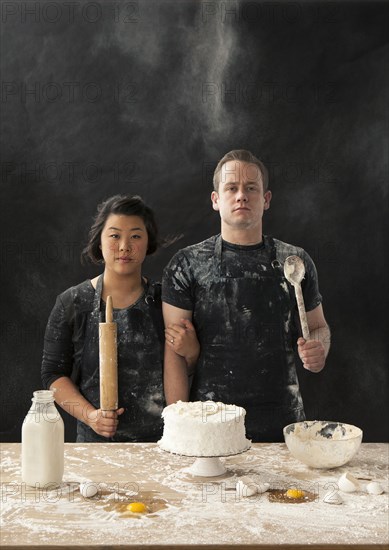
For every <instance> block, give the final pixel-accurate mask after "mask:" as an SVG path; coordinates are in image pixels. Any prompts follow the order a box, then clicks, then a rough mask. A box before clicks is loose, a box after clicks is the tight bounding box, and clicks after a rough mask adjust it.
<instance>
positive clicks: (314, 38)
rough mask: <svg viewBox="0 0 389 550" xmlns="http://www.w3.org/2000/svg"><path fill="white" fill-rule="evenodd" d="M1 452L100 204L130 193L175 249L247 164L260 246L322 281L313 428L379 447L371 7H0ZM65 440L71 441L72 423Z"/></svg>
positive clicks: (191, 237)
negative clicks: (259, 216) (227, 167)
mask: <svg viewBox="0 0 389 550" xmlns="http://www.w3.org/2000/svg"><path fill="white" fill-rule="evenodd" d="M1 8H2V23H1V26H2V29H1V31H2V44H1V46H2V48H1V51H2V53H1V66H2V77H1V80H2V97H1V109H2V113H1V117H2V163H1V167H2V171H1V196H2V202H1V204H2V207H1V220H2V223H1V225H2V238H1V273H2V282H1V290H2V307H1V346H2V362H1V399H2V402H1V437H2V440H4V441H19V440H20V429H21V424H22V420H23V417H24V415H25V414H26V412H27V410H28V408H29V405H30V399H31V396H32V392H33V391H34V390H36V389H39V388H40V387H41V381H40V361H41V354H42V340H43V333H44V329H45V324H46V321H47V318H48V315H49V313H50V310H51V308H52V306H53V304H54V301H55V297H56V295H57V294H59V293H60V292H62V291H63V290H64V289H66V288H68V287H69V286H71V285H73V284H77V283H79V282H81V281H82V280H84V279H85V278H87V277H92V276H95V275H96V274H97V273H98V270H96V268H95V267H91V266H84V267H83V266H81V265H80V261H79V254H80V251H81V249H82V247H83V244H84V243H85V239H86V235H87V231H88V229H89V226H90V223H91V217H92V216H93V214H94V212H95V208H96V205H97V203H98V202H99V201H101V200H102V199H104V198H106V197H108V196H110V195H112V194H115V193H118V192H125V193H138V194H140V195H142V196H143V197H144V199H145V200H146V201H147V202H149V204H150V205H151V206H152V207H153V208H154V209H155V210H156V212H157V217H158V220H159V226H160V229H161V233H162V235H163V236H164V237H167V238H168V239H170V241H171V244H170V245H169V246H167V247H165V248H162V249H160V250H159V251H158V252H157V253H156V254H155V255H154V256H153V257H151V258H149V259H148V260H147V262H146V265H145V269H144V272H145V274H148V275H149V276H152V277H154V278H156V279H160V278H161V273H162V269H163V267H164V265H166V263H167V261H168V260H169V259H170V258H171V256H172V255H173V253H174V252H175V251H176V250H178V249H179V248H182V247H183V246H186V245H188V244H191V243H194V242H197V241H200V240H203V239H204V238H207V237H208V236H210V235H212V234H214V233H216V232H218V231H219V226H220V221H219V218H218V214H217V213H215V212H213V210H212V209H211V205H210V199H209V195H210V191H211V180H212V172H213V169H214V167H215V165H216V163H217V161H218V160H219V158H220V157H221V156H222V155H224V153H226V152H227V151H228V150H230V149H234V148H247V149H250V150H251V151H253V152H254V154H256V155H257V156H259V157H260V158H261V159H262V160H263V161H264V162H265V164H267V166H268V167H269V170H270V188H271V189H272V191H273V201H272V205H271V209H270V210H269V211H268V212H267V213H266V214H265V219H264V231H265V233H267V234H271V235H273V236H275V237H277V238H279V239H282V240H284V241H287V242H291V243H293V244H296V245H299V246H302V247H304V248H305V249H306V250H307V251H308V252H309V253H310V254H311V256H312V258H313V259H314V261H315V263H316V266H317V268H318V272H319V282H320V290H321V292H322V294H323V298H324V303H323V306H324V310H325V314H326V318H327V320H328V322H329V324H330V326H331V329H332V349H331V353H330V356H329V358H328V361H327V367H326V369H325V370H324V371H323V372H322V373H320V374H318V375H314V374H311V373H308V372H305V371H303V369H302V368H301V369H300V371H299V374H300V380H301V387H302V393H303V398H304V401H305V405H306V413H307V417H308V418H311V419H313V418H317V419H323V420H324V419H331V420H340V421H344V422H350V423H352V424H355V425H358V426H360V427H361V428H362V429H363V430H364V440H365V441H386V440H387V434H388V414H387V413H388V405H387V402H388V392H387V389H388V375H387V372H388V369H387V366H388V365H387V359H388V346H387V339H388V336H387V335H388V322H387V306H386V304H387V273H388V262H387V252H386V249H387V240H388V238H387V222H386V207H387V160H388V153H387V151H388V148H387V141H386V139H387V122H388V113H387V106H386V100H387V90H388V81H387V70H388V63H387V60H388V57H387V55H388V49H387V45H388V44H387V36H388V25H387V21H388V4H387V3H384V2H359V3H354V2H309V3H308V2H254V1H251V2H230V1H229V2H215V1H213V2H212V1H211V2H200V1H175V2H165V1H160V2H148V1H140V2H115V3H111V2H86V1H85V2H84V1H75V2H73V4H72V7H69V4H68V5H66V2H15V1H14V2H5V1H3V2H1ZM66 426H67V439H68V440H72V438H73V436H74V427H73V423H72V422H70V421H69V418H67V422H66Z"/></svg>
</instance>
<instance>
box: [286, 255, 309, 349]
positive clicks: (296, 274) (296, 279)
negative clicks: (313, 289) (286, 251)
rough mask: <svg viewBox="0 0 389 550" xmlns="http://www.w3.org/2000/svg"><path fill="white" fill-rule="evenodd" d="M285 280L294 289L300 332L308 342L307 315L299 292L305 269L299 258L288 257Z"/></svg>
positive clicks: (301, 294) (301, 293)
mask: <svg viewBox="0 0 389 550" xmlns="http://www.w3.org/2000/svg"><path fill="white" fill-rule="evenodd" d="M284 275H285V278H286V279H287V280H288V281H289V282H290V284H291V285H293V287H294V292H295V295H296V300H297V307H298V310H299V316H300V323H301V330H302V332H303V338H304V340H309V328H308V322H307V314H306V311H305V306H304V298H303V291H302V290H301V284H300V283H301V281H302V280H303V279H304V275H305V267H304V262H303V261H302V259H301V258H300V257H299V256H288V257H287V258H286V260H285V263H284Z"/></svg>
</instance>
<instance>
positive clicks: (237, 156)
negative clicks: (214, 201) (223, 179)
mask: <svg viewBox="0 0 389 550" xmlns="http://www.w3.org/2000/svg"><path fill="white" fill-rule="evenodd" d="M230 160H240V161H241V162H247V163H249V164H254V165H255V166H258V168H259V170H260V172H261V175H262V183H263V192H264V193H265V192H266V191H267V188H268V185H269V173H268V171H267V168H266V166H265V165H264V164H263V162H262V161H260V160H259V159H257V157H255V156H254V155H253V154H252V153H251V152H250V151H246V150H245V149H234V150H233V151H230V152H229V153H227V154H226V155H224V157H223V158H222V159H221V160H219V162H218V165H217V166H216V169H215V172H214V174H213V188H214V190H215V191H218V190H219V183H220V172H221V169H222V166H223V165H224V164H225V163H226V162H229V161H230Z"/></svg>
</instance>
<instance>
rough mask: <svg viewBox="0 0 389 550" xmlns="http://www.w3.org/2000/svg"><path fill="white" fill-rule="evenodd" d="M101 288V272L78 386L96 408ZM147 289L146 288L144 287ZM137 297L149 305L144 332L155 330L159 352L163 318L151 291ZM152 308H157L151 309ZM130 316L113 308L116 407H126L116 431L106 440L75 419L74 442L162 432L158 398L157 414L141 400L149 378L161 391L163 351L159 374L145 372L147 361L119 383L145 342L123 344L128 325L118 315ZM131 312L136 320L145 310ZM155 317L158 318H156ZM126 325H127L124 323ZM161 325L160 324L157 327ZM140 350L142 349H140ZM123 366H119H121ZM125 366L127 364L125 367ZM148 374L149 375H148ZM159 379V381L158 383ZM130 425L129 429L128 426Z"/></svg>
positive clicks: (143, 437)
mask: <svg viewBox="0 0 389 550" xmlns="http://www.w3.org/2000/svg"><path fill="white" fill-rule="evenodd" d="M102 289H103V275H100V277H99V278H98V281H97V285H96V291H95V296H94V300H93V309H92V311H91V313H90V314H89V316H88V321H87V324H86V330H85V340H84V349H83V355H82V360H81V364H82V368H81V372H80V380H79V387H80V392H81V393H82V395H83V396H84V397H85V398H86V399H87V400H88V401H89V402H90V403H92V405H93V406H94V407H96V408H99V407H100V389H99V323H100V322H104V321H105V311H101V309H102V308H101V294H102ZM146 290H147V289H146ZM140 299H142V300H145V301H146V304H147V305H148V306H149V312H150V318H149V317H147V319H146V322H147V324H148V325H147V331H154V332H155V336H154V340H153V342H154V346H153V347H154V353H158V352H157V351H156V348H157V347H158V344H159V345H161V342H160V340H161V338H163V321H162V313H161V309H160V307H159V309H158V311H157V306H156V304H154V303H153V302H154V298H153V295H152V293H150V292H147V291H146V293H145V295H144V296H142V297H141V298H140ZM154 309H155V310H156V311H154ZM123 315H129V313H128V312H127V311H126V310H120V311H117V310H114V321H116V322H117V331H118V332H117V341H118V377H119V407H123V406H124V407H125V409H126V410H125V412H124V413H123V414H122V415H121V416H120V417H119V426H118V431H117V433H116V434H115V436H114V437H113V438H111V439H107V438H105V437H102V436H100V435H98V434H97V433H96V432H94V431H93V430H92V429H91V428H89V427H88V426H86V425H85V424H84V423H82V422H79V421H78V422H77V441H79V442H82V441H88V442H92V441H105V442H107V441H156V440H157V439H158V438H159V437H160V435H161V419H160V413H161V411H162V406H163V403H162V401H160V402H159V403H158V406H159V407H160V411H159V412H158V414H148V413H147V404H145V403H144V402H142V396H147V391H148V386H149V385H150V383H151V377H154V381H156V384H157V385H159V388H160V392H161V394H162V351H161V353H160V355H161V369H160V372H159V373H156V372H155V369H154V371H153V372H152V373H148V372H147V361H145V363H146V364H144V365H142V369H141V370H140V372H139V371H136V370H135V369H134V370H132V371H130V373H131V374H130V376H132V378H131V379H130V382H128V378H124V380H126V383H123V382H122V383H121V379H122V378H123V377H125V376H126V375H127V376H128V372H127V373H126V372H124V371H125V369H127V370H130V369H131V365H133V363H134V359H133V357H134V353H135V352H136V346H137V345H138V346H140V347H142V346H143V347H145V346H144V342H143V341H142V342H140V343H139V344H137V342H136V338H132V339H131V340H132V341H131V344H130V345H128V344H125V341H126V338H125V337H126V336H127V340H128V335H126V334H124V331H126V330H127V331H128V329H129V326H128V325H130V328H131V324H129V323H125V322H120V316H123ZM132 315H139V319H141V318H143V317H144V316H145V315H146V313H142V312H141V311H133V312H132ZM157 317H158V319H157ZM126 325H127V326H126ZM159 325H160V326H159ZM140 351H141V352H143V350H140ZM121 366H122V368H121ZM124 366H127V367H124ZM149 374H150V376H149ZM158 382H159V384H158ZM135 385H136V395H135V394H134V389H135V388H134V386H135ZM128 426H130V428H129V427H128Z"/></svg>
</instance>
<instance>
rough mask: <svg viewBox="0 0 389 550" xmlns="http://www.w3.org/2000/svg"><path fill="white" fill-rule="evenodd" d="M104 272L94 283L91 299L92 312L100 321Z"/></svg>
mask: <svg viewBox="0 0 389 550" xmlns="http://www.w3.org/2000/svg"><path fill="white" fill-rule="evenodd" d="M103 281H104V273H102V274H101V275H99V277H98V279H97V284H96V290H95V297H94V299H93V312H94V313H95V314H96V315H97V316H98V318H99V322H101V295H102V293H103Z"/></svg>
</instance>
